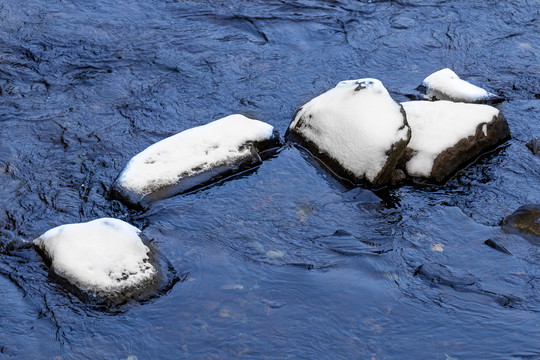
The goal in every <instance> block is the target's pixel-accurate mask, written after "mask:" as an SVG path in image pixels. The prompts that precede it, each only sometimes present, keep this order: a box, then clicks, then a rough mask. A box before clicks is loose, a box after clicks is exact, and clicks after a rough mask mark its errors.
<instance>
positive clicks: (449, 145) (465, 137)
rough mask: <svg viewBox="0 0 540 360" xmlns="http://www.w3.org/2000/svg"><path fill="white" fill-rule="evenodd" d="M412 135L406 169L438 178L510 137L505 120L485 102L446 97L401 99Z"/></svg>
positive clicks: (436, 180)
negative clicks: (456, 99)
mask: <svg viewBox="0 0 540 360" xmlns="http://www.w3.org/2000/svg"><path fill="white" fill-rule="evenodd" d="M401 105H403V108H404V109H405V112H406V113H407V121H408V122H409V126H410V127H411V131H412V136H411V141H410V142H409V144H408V148H407V154H406V155H405V157H404V159H405V160H406V161H407V163H406V170H407V173H408V174H409V175H410V176H412V177H417V178H425V179H430V180H434V181H435V182H442V181H443V180H445V179H446V178H447V177H448V176H449V175H451V174H452V173H453V172H455V171H456V170H458V169H459V168H460V166H462V165H463V164H466V163H467V162H469V161H471V160H474V159H475V158H476V157H477V156H478V155H479V154H481V153H482V152H485V151H487V150H489V149H490V148H493V147H495V146H497V145H499V144H500V143H502V142H504V141H505V140H507V139H508V138H509V137H510V130H509V128H508V123H507V122H506V119H505V118H504V116H502V114H501V113H500V112H499V110H498V109H496V108H494V107H492V106H489V105H479V104H465V103H454V102H450V101H444V100H442V101H435V102H431V101H409V102H403V103H402V104H401Z"/></svg>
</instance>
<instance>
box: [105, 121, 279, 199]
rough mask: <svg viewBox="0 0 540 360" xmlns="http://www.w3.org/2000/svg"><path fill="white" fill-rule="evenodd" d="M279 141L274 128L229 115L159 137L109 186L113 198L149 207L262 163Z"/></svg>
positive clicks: (131, 161) (133, 159) (134, 158)
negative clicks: (155, 201) (153, 202)
mask: <svg viewBox="0 0 540 360" xmlns="http://www.w3.org/2000/svg"><path fill="white" fill-rule="evenodd" d="M278 145H279V137H278V135H277V133H276V132H275V131H274V128H273V127H272V126H271V125H269V124H266V123H264V122H262V121H258V120H253V119H249V118H247V117H245V116H243V115H238V114H236V115H230V116H227V117H225V118H222V119H220V120H216V121H214V122H211V123H209V124H206V125H203V126H198V127H195V128H192V129H188V130H185V131H183V132H181V133H178V134H176V135H173V136H171V137H168V138H166V139H164V140H161V141H159V142H157V143H155V144H153V145H151V146H149V147H148V148H146V149H145V150H144V151H142V152H141V153H139V154H137V155H136V156H135V157H133V158H132V159H131V160H130V161H129V163H128V164H127V165H126V167H125V168H124V169H123V171H122V172H121V173H120V175H119V176H118V178H117V179H116V181H115V182H114V184H113V186H112V188H111V194H112V196H113V197H116V198H119V199H121V200H123V201H125V202H127V203H128V204H130V205H133V206H137V207H146V206H147V205H148V204H150V203H151V202H152V201H154V200H159V199H162V198H165V197H168V196H172V195H175V194H179V193H182V192H186V191H189V190H192V189H194V188H197V187H199V186H202V185H206V184H208V183H210V182H212V181H215V180H218V179H221V178H223V177H225V176H228V175H231V174H233V173H235V172H238V171H241V170H245V169H247V168H250V167H253V166H255V165H257V164H259V163H261V160H262V158H264V156H265V154H264V151H265V150H268V149H270V148H275V147H276V146H278Z"/></svg>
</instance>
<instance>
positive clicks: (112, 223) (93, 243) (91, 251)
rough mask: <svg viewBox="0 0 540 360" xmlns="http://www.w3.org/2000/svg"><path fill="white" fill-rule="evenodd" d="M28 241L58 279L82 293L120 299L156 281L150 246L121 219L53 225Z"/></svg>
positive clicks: (93, 298)
mask: <svg viewBox="0 0 540 360" xmlns="http://www.w3.org/2000/svg"><path fill="white" fill-rule="evenodd" d="M34 245H35V246H36V249H37V250H38V252H39V253H40V254H41V255H42V257H43V258H44V260H45V261H46V263H47V264H48V265H49V266H50V268H51V270H52V274H53V275H55V277H57V280H58V282H60V283H62V284H64V285H65V286H66V287H67V288H68V289H69V290H71V291H72V292H74V293H75V294H76V295H78V296H79V297H81V298H83V299H88V300H91V301H92V302H96V303H109V304H111V303H122V302H125V301H127V300H129V299H131V298H137V297H139V296H142V295H147V294H150V293H152V292H154V291H156V289H157V288H158V287H159V283H160V277H161V276H162V275H161V274H160V272H159V271H158V269H159V266H158V265H157V262H156V258H155V256H154V253H153V251H152V250H151V248H150V247H149V246H147V245H148V244H145V243H143V240H142V238H141V237H140V231H139V230H138V229H137V228H135V227H133V226H131V225H130V224H128V223H125V222H123V221H121V220H118V219H112V218H103V219H97V220H94V221H90V222H87V223H81V224H68V225H62V226H58V227H56V228H53V229H51V230H49V231H47V232H46V233H44V234H43V235H41V236H40V237H39V238H37V239H36V240H34Z"/></svg>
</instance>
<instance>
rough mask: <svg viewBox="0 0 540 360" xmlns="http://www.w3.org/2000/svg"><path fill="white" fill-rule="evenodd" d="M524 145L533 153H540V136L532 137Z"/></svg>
mask: <svg viewBox="0 0 540 360" xmlns="http://www.w3.org/2000/svg"><path fill="white" fill-rule="evenodd" d="M526 145H527V148H529V150H531V151H532V153H533V154H534V155H540V138H534V139H532V140H531V141H529V142H528V143H527V144H526Z"/></svg>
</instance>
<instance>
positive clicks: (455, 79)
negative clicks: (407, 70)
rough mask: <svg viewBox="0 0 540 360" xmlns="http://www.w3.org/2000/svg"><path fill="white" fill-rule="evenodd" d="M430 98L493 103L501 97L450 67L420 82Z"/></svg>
mask: <svg viewBox="0 0 540 360" xmlns="http://www.w3.org/2000/svg"><path fill="white" fill-rule="evenodd" d="M421 87H423V88H424V90H425V92H426V96H427V98H428V99H430V100H450V101H456V102H467V103H493V102H497V101H500V100H501V98H500V97H498V96H497V95H495V94H492V93H490V92H487V91H486V90H484V89H482V88H481V87H478V86H476V85H473V84H471V83H469V82H467V81H465V80H462V79H460V78H459V76H457V75H456V73H455V72H453V71H452V70H450V69H448V68H447V69H442V70H439V71H437V72H434V73H433V74H431V75H429V76H428V77H427V78H425V79H424V81H423V82H422V86H421Z"/></svg>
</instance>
